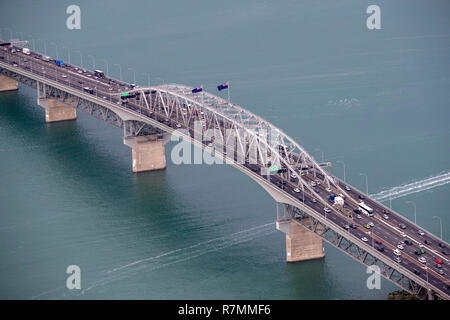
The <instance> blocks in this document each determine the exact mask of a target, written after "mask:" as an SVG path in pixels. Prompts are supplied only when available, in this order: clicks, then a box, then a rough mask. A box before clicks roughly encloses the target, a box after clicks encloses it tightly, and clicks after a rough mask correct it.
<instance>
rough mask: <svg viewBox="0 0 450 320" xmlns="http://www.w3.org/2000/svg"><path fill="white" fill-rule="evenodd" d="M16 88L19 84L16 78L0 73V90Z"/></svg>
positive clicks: (5, 90)
mask: <svg viewBox="0 0 450 320" xmlns="http://www.w3.org/2000/svg"><path fill="white" fill-rule="evenodd" d="M18 89H19V86H18V84H17V80H15V79H13V78H10V77H7V76H5V75H0V92H7V91H16V90H18Z"/></svg>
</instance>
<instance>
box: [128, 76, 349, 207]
mask: <svg viewBox="0 0 450 320" xmlns="http://www.w3.org/2000/svg"><path fill="white" fill-rule="evenodd" d="M192 89H193V88H191V87H188V86H184V85H179V84H167V85H161V86H156V87H143V88H135V89H134V90H131V91H129V93H130V94H136V95H137V98H133V99H136V103H138V104H139V105H140V107H141V108H143V109H147V111H148V112H149V113H150V114H151V115H152V117H154V118H155V119H157V120H159V121H161V120H162V119H163V118H167V119H169V118H170V119H171V120H175V122H177V124H178V126H179V128H184V129H188V130H189V132H190V133H191V135H192V133H194V126H195V121H198V122H200V123H201V124H202V127H203V131H212V132H213V133H212V134H209V136H207V138H209V139H210V140H213V141H214V142H215V143H214V149H215V152H219V153H221V151H224V150H226V151H227V153H229V152H228V149H227V148H228V146H229V145H230V144H231V145H232V146H235V148H234V150H235V151H236V153H237V159H242V160H243V161H246V162H248V163H255V164H258V165H259V166H261V167H265V168H267V169H268V167H269V166H270V165H272V166H273V165H277V166H278V165H279V166H280V167H282V168H286V169H287V170H286V173H285V174H284V178H285V179H289V178H290V176H291V175H292V174H293V173H295V174H296V175H297V177H299V179H298V187H299V188H302V190H304V189H308V190H309V191H310V192H311V193H313V189H312V187H311V186H310V185H309V184H308V183H306V181H304V179H303V178H302V176H301V170H302V168H306V167H307V168H310V169H312V170H313V172H314V174H315V176H316V177H318V178H320V179H322V180H323V181H324V183H326V184H327V186H328V187H330V188H332V189H335V190H338V191H339V192H338V193H342V194H344V195H346V192H345V190H343V189H342V188H341V187H340V186H339V185H338V184H337V183H336V182H335V181H334V178H333V177H332V176H331V175H330V174H329V173H327V172H326V171H325V170H324V169H323V168H322V167H321V166H320V165H319V164H318V163H317V162H316V161H315V160H314V158H313V157H312V156H311V155H309V154H308V153H307V152H306V151H305V150H304V149H303V148H302V147H301V146H300V145H299V144H298V143H297V142H295V141H294V140H293V139H292V138H290V137H289V136H288V135H287V134H285V133H284V132H282V131H281V130H280V129H278V128H277V127H275V126H274V125H272V124H271V123H269V122H267V121H266V120H264V119H262V118H261V117H259V116H257V115H255V114H253V113H251V112H250V111H248V110H245V109H243V108H242V107H240V106H238V105H235V104H233V103H230V102H229V101H227V100H225V99H222V98H220V97H217V96H215V95H213V94H210V93H207V92H201V93H192ZM137 99H138V100H137ZM230 133H231V135H230ZM194 139H195V136H194ZM230 139H231V140H230ZM201 142H202V143H204V141H201ZM222 146H223V147H222ZM224 148H225V149H224ZM222 153H223V152H222ZM242 163H243V162H242ZM348 198H349V199H351V198H350V197H348ZM320 201H322V202H323V204H324V205H325V206H329V204H328V203H326V202H325V201H324V200H323V199H320Z"/></svg>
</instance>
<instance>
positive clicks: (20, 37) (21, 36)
mask: <svg viewBox="0 0 450 320" xmlns="http://www.w3.org/2000/svg"><path fill="white" fill-rule="evenodd" d="M16 33H18V34H19V40H21V39H23V32H20V31H16Z"/></svg>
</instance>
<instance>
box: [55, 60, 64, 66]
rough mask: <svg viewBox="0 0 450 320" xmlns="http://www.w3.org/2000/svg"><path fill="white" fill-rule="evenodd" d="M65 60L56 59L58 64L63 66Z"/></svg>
mask: <svg viewBox="0 0 450 320" xmlns="http://www.w3.org/2000/svg"><path fill="white" fill-rule="evenodd" d="M63 64H64V63H63V61H62V60H56V65H57V66H60V67H62V66H63Z"/></svg>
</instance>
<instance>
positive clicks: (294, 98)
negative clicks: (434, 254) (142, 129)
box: [0, 0, 450, 299]
mask: <svg viewBox="0 0 450 320" xmlns="http://www.w3.org/2000/svg"><path fill="white" fill-rule="evenodd" d="M70 4H72V3H71V1H57V2H55V1H41V0H39V1H24V0H16V1H2V2H1V3H0V27H1V28H2V38H10V37H13V38H25V39H28V40H30V41H31V43H30V47H31V48H33V47H34V48H35V49H36V50H38V51H41V52H43V51H44V50H46V52H47V54H48V55H51V56H56V55H58V56H59V57H60V58H61V59H64V60H68V59H69V54H68V53H70V59H71V62H72V63H75V64H81V59H80V54H81V56H82V59H83V64H84V67H86V68H94V67H95V68H97V69H102V70H105V71H106V69H107V65H108V69H109V73H110V75H112V76H114V77H116V78H119V76H120V72H119V66H118V65H117V64H120V66H121V69H122V76H123V78H124V80H126V81H128V82H133V81H134V76H135V77H136V83H137V84H140V85H147V84H148V80H149V78H150V81H151V82H150V83H151V84H152V85H153V84H158V83H162V82H165V83H183V84H187V85H191V86H198V85H201V84H203V86H204V88H205V90H206V91H210V92H212V93H216V94H218V93H217V90H216V86H217V85H218V84H220V83H223V82H225V81H230V82H231V88H230V94H231V100H232V101H233V102H234V103H236V104H238V105H240V106H242V107H244V108H246V109H248V110H250V111H252V112H254V113H256V114H258V115H260V116H262V117H263V118H265V119H266V120H268V121H270V122H272V123H273V124H274V125H276V126H278V127H279V128H281V129H282V130H283V131H284V132H286V133H287V134H289V135H290V136H291V137H293V138H294V139H295V140H296V141H297V142H299V143H300V144H301V145H302V146H303V147H304V148H305V149H306V150H307V151H308V152H309V153H310V154H312V155H313V156H314V157H315V158H316V159H318V160H320V159H321V157H322V151H323V154H324V159H325V160H326V161H331V162H332V163H333V173H335V174H336V175H338V176H339V177H342V176H343V168H342V164H340V163H336V161H344V162H345V165H346V178H347V181H348V182H349V183H350V184H352V185H354V186H355V187H357V188H359V189H360V190H364V188H365V180H364V177H362V176H361V175H360V173H365V174H367V175H368V181H369V193H371V194H379V193H381V195H383V193H382V192H383V191H384V190H388V189H390V188H392V187H395V186H399V185H404V184H410V183H413V182H418V181H419V182H420V181H422V180H424V179H427V178H429V177H433V176H437V175H445V174H447V175H448V171H449V170H450V149H449V137H450V126H449V119H450V117H449V116H450V106H449V95H448V93H449V89H450V78H449V75H450V64H449V61H448V57H449V55H450V20H448V12H449V9H450V3H449V2H448V1H406V0H403V1H377V4H378V5H379V6H380V8H381V23H382V29H381V30H368V29H367V27H366V19H367V17H368V15H367V14H366V8H367V7H368V6H369V5H370V4H372V3H371V2H369V1H331V0H330V1H276V2H274V1H242V0H241V1H227V2H226V3H223V2H212V1H206V0H204V1H189V2H186V1H160V0H158V1H151V2H149V1H144V0H136V1H131V2H124V1H119V0H109V1H106V0H101V1H77V4H78V5H79V6H80V8H81V29H80V30H69V29H67V27H66V19H67V17H68V15H67V14H66V8H67V7H68V6H69V5H70ZM8 28H9V29H8ZM44 44H45V45H44ZM104 59H106V61H105V60H104ZM134 71H135V75H134ZM220 94H223V95H224V97H226V93H223V92H222V93H220ZM122 134H123V132H122V131H121V130H119V129H117V128H114V127H111V126H109V125H107V124H105V123H103V122H101V121H99V120H96V119H94V118H92V117H90V116H89V115H86V114H82V113H80V112H79V113H78V119H77V120H76V121H70V122H61V123H53V124H46V123H45V121H44V111H43V109H41V108H40V107H39V106H37V104H36V92H35V90H33V89H31V88H29V87H26V86H24V85H21V86H20V88H19V91H17V92H9V93H2V94H0V255H1V258H0V288H1V289H0V298H2V299H11V298H16V299H210V298H211V299H385V298H386V296H387V294H388V293H389V292H390V291H393V290H396V289H397V288H396V287H395V286H394V285H393V284H391V283H390V282H388V281H387V280H382V286H381V289H380V290H369V289H368V288H367V286H366V279H367V277H368V275H367V274H366V270H365V268H364V267H363V266H362V265H360V264H359V263H357V262H355V261H354V260H352V259H351V258H349V257H347V256H346V255H344V254H342V253H341V252H339V251H338V250H336V249H334V248H333V247H331V246H330V245H326V247H325V250H326V257H325V258H324V259H322V260H316V261H309V262H303V263H297V264H287V263H286V262H285V236H284V235H283V234H282V233H280V232H278V231H276V230H275V219H276V212H275V203H274V201H273V200H272V199H271V198H270V196H269V195H268V194H267V193H266V192H265V191H264V190H263V189H262V188H260V187H259V186H258V185H257V184H256V183H254V182H253V181H252V180H250V179H248V177H247V176H245V175H243V174H242V173H240V172H238V171H237V170H235V169H234V168H232V167H230V166H226V165H213V166H209V165H175V164H173V163H172V162H171V160H170V151H171V147H172V146H173V144H170V143H169V144H168V145H166V156H167V169H166V170H164V171H158V172H148V173H140V174H133V173H132V172H131V150H130V149H129V148H128V147H127V146H125V145H123V141H122ZM447 181H448V180H447ZM449 191H450V185H449V184H447V183H441V184H436V186H434V187H433V188H427V190H425V191H421V192H415V193H408V192H405V194H403V195H402V196H401V197H398V198H395V199H394V200H393V201H392V206H393V209H395V210H397V211H398V212H400V213H401V214H404V215H405V216H406V217H408V218H410V219H412V218H413V208H412V206H411V204H408V203H406V201H408V200H412V201H414V202H415V203H416V205H417V222H418V224H420V225H421V226H423V227H424V228H425V229H427V230H429V231H431V232H433V233H435V234H437V235H439V223H438V221H437V220H435V219H432V216H435V215H438V216H440V217H441V218H442V223H443V226H444V228H443V229H444V230H443V231H444V232H443V237H444V239H445V240H446V241H449V236H450V234H449V232H448V231H449V230H448V226H449V224H450V216H449V213H448V209H447V207H446V206H447V202H446V200H447V199H448V196H449ZM387 203H388V202H387ZM69 265H78V266H79V267H80V269H81V279H82V280H81V286H82V288H81V290H75V291H70V290H68V289H67V288H66V279H67V277H68V275H67V274H66V268H67V266H69Z"/></svg>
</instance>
